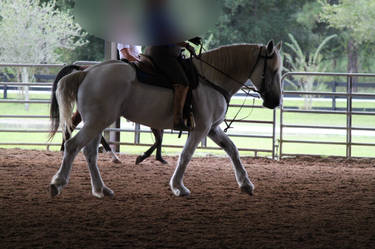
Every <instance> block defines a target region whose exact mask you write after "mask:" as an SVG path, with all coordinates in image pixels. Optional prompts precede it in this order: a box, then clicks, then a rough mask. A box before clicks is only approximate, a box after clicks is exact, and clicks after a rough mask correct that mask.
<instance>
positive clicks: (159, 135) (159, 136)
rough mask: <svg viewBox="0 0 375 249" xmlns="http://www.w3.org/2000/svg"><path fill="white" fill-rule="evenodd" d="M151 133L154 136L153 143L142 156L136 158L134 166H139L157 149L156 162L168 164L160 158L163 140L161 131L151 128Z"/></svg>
mask: <svg viewBox="0 0 375 249" xmlns="http://www.w3.org/2000/svg"><path fill="white" fill-rule="evenodd" d="M151 131H152V133H153V134H154V136H155V143H154V144H153V145H152V146H151V147H150V148H149V149H148V150H147V151H146V152H145V153H144V154H143V155H142V156H138V157H137V160H136V161H135V164H140V163H141V162H142V161H143V160H145V159H146V158H148V157H149V156H150V155H151V154H152V152H154V150H155V149H157V151H156V160H158V161H160V162H162V163H163V164H168V162H167V161H165V160H164V159H163V158H162V156H161V143H162V139H163V130H158V129H154V128H151Z"/></svg>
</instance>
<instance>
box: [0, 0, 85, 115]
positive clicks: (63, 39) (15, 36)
mask: <svg viewBox="0 0 375 249" xmlns="http://www.w3.org/2000/svg"><path fill="white" fill-rule="evenodd" d="M85 35H86V34H85V33H84V32H82V30H81V28H80V26H79V25H78V24H76V23H74V21H73V17H72V16H71V15H69V14H68V13H67V12H63V11H59V10H58V9H56V8H55V1H49V2H48V3H42V4H40V3H39V0H1V1H0V37H1V42H0V62H5V63H31V64H39V63H57V62H62V58H61V56H59V55H61V54H65V53H66V52H68V51H72V50H74V49H75V48H76V47H79V46H82V45H84V44H85V43H86V41H85V39H84V36H85ZM13 73H14V74H16V77H17V81H23V82H30V79H29V75H33V73H32V71H31V70H26V68H18V69H17V70H15V71H14V72H13ZM22 93H23V95H24V98H25V99H26V100H27V99H28V87H25V88H24V91H22ZM25 108H26V109H28V105H27V104H26V105H25Z"/></svg>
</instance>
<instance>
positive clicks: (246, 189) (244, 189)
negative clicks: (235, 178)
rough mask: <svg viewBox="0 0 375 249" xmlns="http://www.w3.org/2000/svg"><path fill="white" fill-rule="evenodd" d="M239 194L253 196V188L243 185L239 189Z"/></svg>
mask: <svg viewBox="0 0 375 249" xmlns="http://www.w3.org/2000/svg"><path fill="white" fill-rule="evenodd" d="M241 192H242V193H246V194H248V195H253V192H254V186H251V185H245V186H242V187H241Z"/></svg>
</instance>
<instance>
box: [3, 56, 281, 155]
mask: <svg viewBox="0 0 375 249" xmlns="http://www.w3.org/2000/svg"><path fill="white" fill-rule="evenodd" d="M74 64H79V65H95V64H97V62H86V61H80V62H76V63H74ZM44 66H46V68H61V67H63V66H64V65H63V64H58V65H44V64H35V65H34V64H9V63H8V64H0V68H1V67H33V68H35V67H41V68H43V67H44ZM42 78H43V77H42ZM47 78H48V79H50V80H51V77H47ZM35 86H37V87H43V90H44V91H45V90H46V88H49V89H50V88H51V86H52V83H51V82H35V83H34V82H28V81H23V82H15V81H13V82H12V81H10V82H7V81H1V82H0V87H3V90H4V98H3V99H0V106H1V104H11V103H13V104H49V103H50V101H49V100H14V99H7V98H6V94H5V92H6V91H7V90H9V87H29V89H35V90H38V89H37V88H31V87H35ZM240 107H242V105H238V104H237V105H236V104H235V105H230V108H240ZM0 108H1V107H0ZM243 108H244V109H245V110H246V109H259V108H262V106H258V105H244V106H243ZM47 118H49V116H48V115H11V114H6V115H4V114H1V113H0V120H1V119H12V120H14V119H28V120H31V119H35V120H39V119H47ZM275 119H276V110H274V111H273V115H272V120H264V121H262V120H242V121H235V122H234V123H244V124H263V125H268V126H271V127H272V128H271V129H270V130H271V131H270V132H269V134H266V135H259V134H246V135H245V134H229V136H230V137H232V138H245V139H253V138H256V139H264V140H267V141H270V142H269V144H270V146H269V147H267V148H250V147H247V146H246V147H239V148H238V150H239V151H246V152H253V153H254V155H255V156H257V155H259V153H267V154H268V155H270V156H271V157H272V158H275V153H276V150H275V139H276V120H275ZM48 132H49V131H48V130H46V129H31V128H28V129H17V128H15V129H0V134H1V133H21V134H26V133H48ZM58 132H59V133H61V130H59V131H58ZM105 132H109V133H121V132H122V133H124V132H127V133H132V134H133V136H134V141H133V142H132V143H129V142H121V141H119V140H116V139H110V140H109V141H108V142H109V144H111V145H117V146H120V145H121V146H130V145H131V146H151V144H150V143H147V142H143V141H142V139H141V134H145V133H146V134H147V133H151V131H150V130H145V129H140V126H139V125H134V129H119V128H107V129H105ZM168 134H171V133H168ZM172 134H175V135H176V136H177V134H178V133H177V132H173V133H172ZM109 137H111V138H113V136H109ZM114 137H116V136H114ZM59 145H60V144H59V143H56V142H45V143H42V142H22V141H21V142H6V141H1V140H0V146H46V148H48V149H49V148H50V147H51V146H59ZM163 147H164V148H182V147H183V146H181V145H174V144H167V143H165V142H163ZM198 149H204V150H221V148H219V147H216V146H215V147H212V146H209V145H207V141H206V140H204V141H202V143H201V144H200V146H199V147H198Z"/></svg>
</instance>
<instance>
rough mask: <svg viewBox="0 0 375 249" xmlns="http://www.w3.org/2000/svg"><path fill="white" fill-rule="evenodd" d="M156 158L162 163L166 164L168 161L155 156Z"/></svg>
mask: <svg viewBox="0 0 375 249" xmlns="http://www.w3.org/2000/svg"><path fill="white" fill-rule="evenodd" d="M156 160H158V161H159V162H161V163H162V164H168V162H167V161H165V160H164V159H163V158H156Z"/></svg>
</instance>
